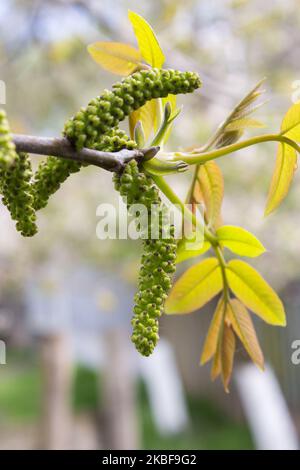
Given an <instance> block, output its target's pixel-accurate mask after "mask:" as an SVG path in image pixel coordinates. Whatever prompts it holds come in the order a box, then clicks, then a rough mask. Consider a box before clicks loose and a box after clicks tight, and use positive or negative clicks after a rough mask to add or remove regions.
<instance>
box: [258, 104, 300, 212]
mask: <svg viewBox="0 0 300 470" xmlns="http://www.w3.org/2000/svg"><path fill="white" fill-rule="evenodd" d="M281 134H282V135H284V136H285V137H288V138H289V139H292V140H295V141H298V142H299V141H300V103H298V104H294V105H293V106H291V107H290V109H289V110H288V112H287V113H286V115H285V116H284V118H283V121H282V124H281ZM296 168H297V152H296V150H295V149H294V148H293V147H291V146H289V145H288V144H285V143H280V144H279V147H278V151H277V157H276V164H275V169H274V172H273V176H272V180H271V184H270V188H269V194H268V199H267V204H266V209H265V215H268V214H270V213H271V212H273V211H274V210H275V209H276V208H277V207H278V206H279V204H280V203H281V202H282V201H283V199H284V198H285V197H286V195H287V193H288V191H289V188H290V185H291V182H292V180H293V176H294V173H295V170H296Z"/></svg>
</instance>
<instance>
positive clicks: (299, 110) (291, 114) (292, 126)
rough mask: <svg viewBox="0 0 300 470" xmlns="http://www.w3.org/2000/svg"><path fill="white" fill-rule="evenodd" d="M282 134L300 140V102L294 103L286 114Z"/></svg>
mask: <svg viewBox="0 0 300 470" xmlns="http://www.w3.org/2000/svg"><path fill="white" fill-rule="evenodd" d="M281 134H282V135H285V136H286V137H289V138H290V139H292V140H295V141H296V142H300V103H296V104H293V105H292V106H291V107H290V109H289V110H288V112H287V113H286V115H285V116H284V118H283V121H282V124H281Z"/></svg>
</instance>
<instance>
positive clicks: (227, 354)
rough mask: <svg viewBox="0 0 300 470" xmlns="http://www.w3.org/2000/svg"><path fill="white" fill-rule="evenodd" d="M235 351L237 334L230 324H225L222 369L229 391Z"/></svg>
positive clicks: (226, 388)
mask: <svg viewBox="0 0 300 470" xmlns="http://www.w3.org/2000/svg"><path fill="white" fill-rule="evenodd" d="M234 353H235V336H234V333H233V331H232V329H231V328H230V326H228V325H226V323H225V324H224V329H223V335H222V338H221V353H220V356H221V371H222V380H223V385H224V389H225V391H226V392H227V393H228V392H229V390H228V385H229V382H230V378H231V374H232V369H233V360H234Z"/></svg>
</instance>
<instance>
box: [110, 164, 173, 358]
mask: <svg viewBox="0 0 300 470" xmlns="http://www.w3.org/2000/svg"><path fill="white" fill-rule="evenodd" d="M114 182H115V188H116V189H117V190H118V191H119V192H120V194H121V196H122V197H123V198H125V200H126V202H127V207H128V210H129V211H130V208H132V206H133V205H134V204H143V205H144V206H145V208H146V211H147V217H146V220H144V222H145V226H144V227H142V230H141V233H142V236H143V237H144V238H145V239H144V240H143V254H142V260H141V268H140V273H139V281H138V292H137V293H136V295H135V306H134V316H133V318H132V326H133V333H132V337H131V339H132V342H133V343H134V344H135V347H136V349H137V350H138V351H139V352H140V353H141V354H142V355H144V356H149V355H150V354H151V353H152V352H153V350H154V348H155V346H156V344H157V341H158V339H159V334H158V329H159V324H158V319H159V317H160V316H161V314H162V311H163V306H164V302H165V300H166V298H167V294H168V291H169V289H170V287H171V278H172V275H173V273H174V271H175V260H176V241H175V238H174V227H172V226H171V227H170V228H169V233H168V232H167V231H166V233H167V234H168V235H167V237H164V236H163V229H164V220H163V218H161V217H159V225H158V237H157V238H152V228H153V222H152V220H151V215H153V209H154V210H157V211H158V213H162V214H163V213H164V212H166V211H167V208H166V206H165V205H164V204H163V203H162V201H161V199H160V196H159V192H158V189H157V188H156V186H155V185H154V184H153V181H152V179H151V177H150V176H147V175H145V173H143V172H142V171H140V170H139V167H138V164H137V162H136V161H135V160H132V161H131V162H130V163H128V164H127V165H126V168H125V170H124V172H123V173H122V174H121V175H118V174H116V175H115V176H114ZM151 210H152V212H151ZM156 220H157V219H156ZM139 223H140V221H139Z"/></svg>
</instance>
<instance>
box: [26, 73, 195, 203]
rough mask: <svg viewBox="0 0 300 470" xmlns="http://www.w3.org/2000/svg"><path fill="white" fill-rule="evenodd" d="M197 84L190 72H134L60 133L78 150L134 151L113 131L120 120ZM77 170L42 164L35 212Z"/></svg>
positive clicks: (132, 145)
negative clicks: (136, 110)
mask: <svg viewBox="0 0 300 470" xmlns="http://www.w3.org/2000/svg"><path fill="white" fill-rule="evenodd" d="M200 85H201V82H200V79H199V77H198V75H197V74H195V73H193V72H178V71H175V70H159V69H152V70H147V71H146V70H142V71H140V72H136V73H134V74H132V75H130V76H129V77H126V78H125V79H124V80H123V81H122V82H118V83H116V84H115V85H114V86H113V88H114V89H113V91H108V90H106V91H104V93H103V94H102V95H101V96H100V97H97V98H94V99H93V100H92V101H91V102H90V103H89V105H88V106H87V108H82V109H81V110H80V111H79V112H78V113H77V114H76V115H75V116H74V117H73V118H72V119H69V120H68V121H67V122H66V124H65V129H64V134H65V135H66V137H67V138H68V139H69V140H70V141H71V142H72V143H73V144H74V145H75V146H76V148H77V149H78V150H80V149H82V148H83V147H87V148H92V149H95V150H102V151H118V150H121V149H122V148H128V149H132V148H135V147H136V143H135V142H134V141H132V140H128V137H127V136H126V134H125V133H124V132H123V131H120V130H119V129H117V125H118V124H119V122H120V121H122V120H123V119H125V117H126V116H128V115H129V114H130V113H131V112H132V111H133V110H135V109H138V108H139V107H141V106H142V105H143V104H145V102H146V101H148V100H151V99H153V98H160V97H164V96H167V95H168V94H169V93H173V94H179V93H189V92H192V91H194V90H195V89H196V88H198V87H199V86H200ZM81 167H82V165H81V164H80V163H77V162H73V161H64V160H59V159H57V158H55V157H49V158H48V159H47V160H46V161H45V162H42V163H41V165H40V166H39V168H38V170H37V172H36V175H35V177H34V181H33V194H34V208H35V210H39V209H41V208H43V207H45V206H46V205H47V202H48V199H49V197H50V196H51V195H52V194H54V193H55V192H56V191H57V190H58V189H59V187H60V185H61V184H62V183H63V182H64V181H65V180H66V179H67V178H68V176H69V175H70V174H71V173H75V172H77V171H79V170H80V169H81Z"/></svg>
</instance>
